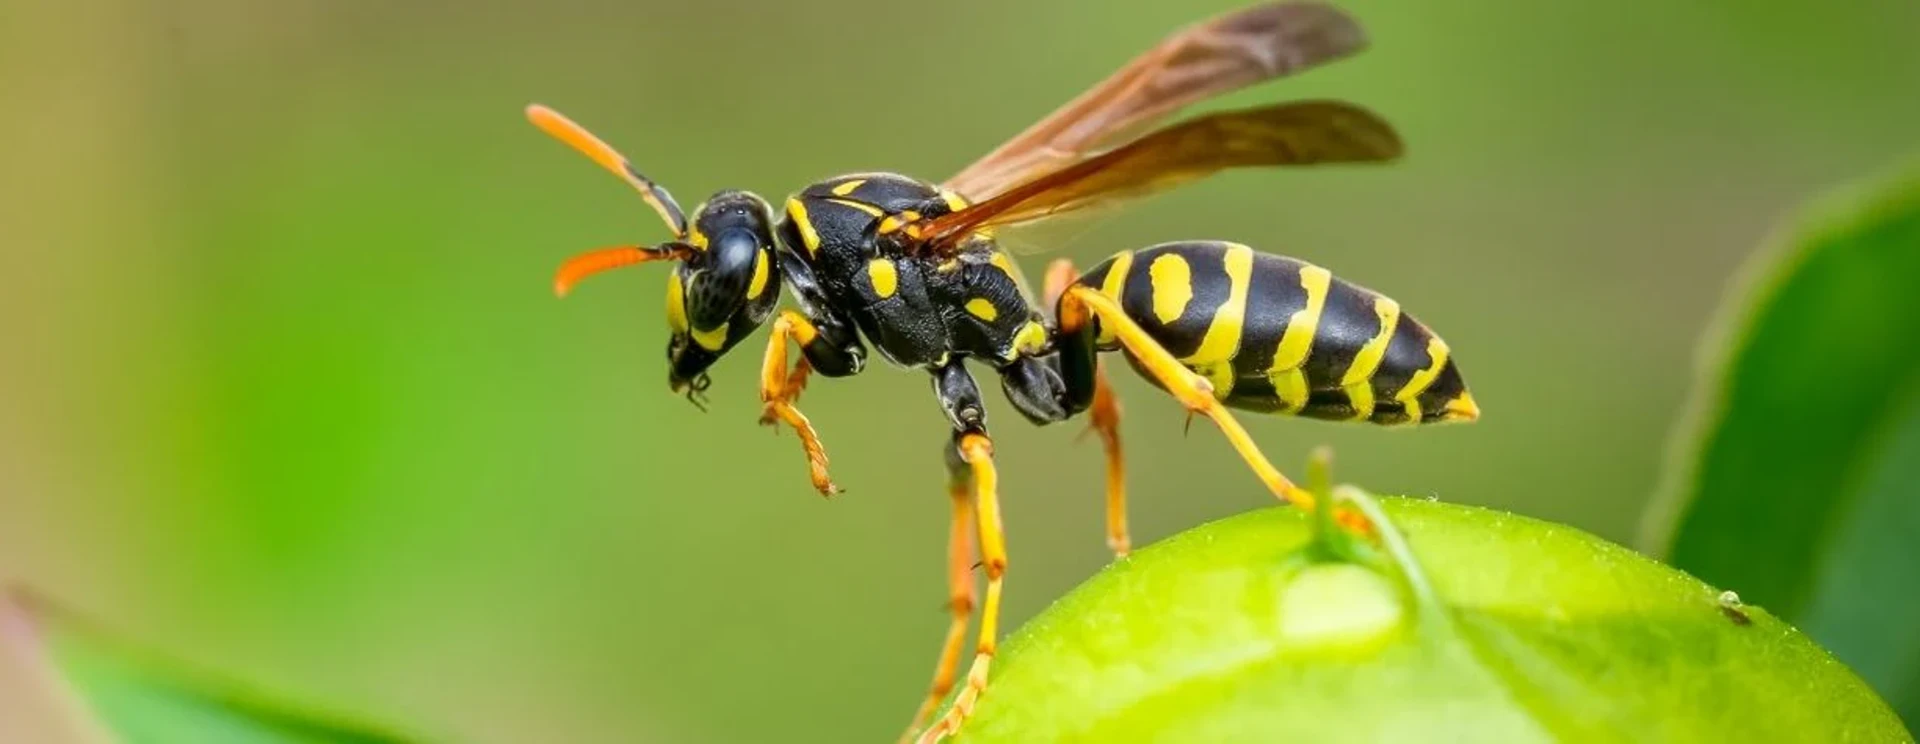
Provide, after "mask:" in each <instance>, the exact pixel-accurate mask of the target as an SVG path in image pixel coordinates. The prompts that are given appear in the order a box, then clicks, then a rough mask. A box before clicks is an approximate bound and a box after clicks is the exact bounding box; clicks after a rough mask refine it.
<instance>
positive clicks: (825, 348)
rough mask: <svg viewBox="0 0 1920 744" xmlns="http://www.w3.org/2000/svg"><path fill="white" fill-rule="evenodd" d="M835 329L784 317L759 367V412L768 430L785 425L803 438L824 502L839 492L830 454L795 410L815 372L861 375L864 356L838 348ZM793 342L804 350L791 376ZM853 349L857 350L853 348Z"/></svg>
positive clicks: (794, 314) (777, 323)
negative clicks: (789, 357) (789, 352)
mask: <svg viewBox="0 0 1920 744" xmlns="http://www.w3.org/2000/svg"><path fill="white" fill-rule="evenodd" d="M834 328H837V326H831V325H826V324H822V325H815V324H814V322H813V321H810V320H808V319H807V317H806V316H804V315H801V314H800V313H798V312H795V311H792V310H786V311H783V312H781V313H780V318H779V319H778V320H775V321H774V323H773V337H772V338H771V339H770V340H769V342H768V344H767V356H766V359H765V361H764V362H763V363H762V364H761V366H760V400H761V401H762V402H763V403H765V406H764V407H763V408H762V409H761V411H760V423H762V424H767V425H769V426H773V425H777V422H781V421H784V422H786V424H787V425H788V426H791V427H793V430H794V431H795V432H797V433H798V434H799V435H800V446H801V447H802V448H804V449H805V450H806V453H807V474H808V477H809V478H811V479H812V481H813V487H814V489H815V490H817V491H819V492H820V495H822V496H832V495H834V494H836V493H839V492H840V487H839V486H836V485H834V483H833V479H832V478H829V477H828V476H827V450H826V447H825V446H823V445H822V444H821V443H820V434H819V433H818V432H816V431H814V428H813V423H812V422H810V421H808V420H807V417H806V414H803V413H801V412H800V409H798V408H795V407H794V406H793V401H794V400H795V399H796V398H798V397H799V395H800V391H801V390H802V389H804V388H805V387H806V384H807V374H808V372H809V370H810V369H818V370H819V371H820V373H821V374H824V375H827V376H828V377H843V376H846V375H851V374H853V373H855V372H858V371H860V355H859V353H858V349H857V347H858V344H859V342H858V341H857V340H852V341H844V342H843V343H834V339H833V338H832V337H833V336H836V335H839V334H836V333H835V332H834V331H832V330H830V329H834ZM789 339H791V340H793V341H794V342H795V343H797V344H799V345H800V353H801V360H800V362H799V363H798V364H796V365H794V368H793V370H792V371H791V372H789V371H788V370H787V341H788V340H789ZM848 344H852V346H849V345H848Z"/></svg>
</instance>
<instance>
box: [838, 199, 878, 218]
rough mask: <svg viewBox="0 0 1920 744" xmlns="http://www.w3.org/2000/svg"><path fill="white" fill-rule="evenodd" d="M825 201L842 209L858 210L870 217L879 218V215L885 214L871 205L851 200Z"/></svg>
mask: <svg viewBox="0 0 1920 744" xmlns="http://www.w3.org/2000/svg"><path fill="white" fill-rule="evenodd" d="M827 201H830V202H833V203H835V204H838V205H840V206H843V207H853V208H854V209H858V210H860V211H862V212H866V213H867V215H868V216H872V217H879V216H880V215H883V214H886V213H885V212H882V211H880V208H879V207H876V206H874V205H872V204H868V203H866V202H861V201H854V200H852V199H828V200H827Z"/></svg>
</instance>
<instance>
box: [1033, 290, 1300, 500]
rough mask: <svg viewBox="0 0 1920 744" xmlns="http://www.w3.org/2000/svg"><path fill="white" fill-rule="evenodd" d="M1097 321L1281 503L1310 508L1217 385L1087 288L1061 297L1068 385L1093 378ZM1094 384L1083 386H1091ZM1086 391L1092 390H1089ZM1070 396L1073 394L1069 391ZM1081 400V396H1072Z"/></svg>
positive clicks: (1063, 363) (1064, 369)
mask: <svg viewBox="0 0 1920 744" xmlns="http://www.w3.org/2000/svg"><path fill="white" fill-rule="evenodd" d="M1093 320H1098V322H1099V323H1100V327H1101V328H1102V329H1104V332H1111V333H1112V334H1113V335H1114V337H1115V338H1116V339H1117V340H1118V341H1119V343H1120V345H1121V346H1123V347H1126V350H1127V352H1128V353H1130V354H1132V355H1133V357H1134V359H1135V360H1137V361H1139V363H1140V367H1141V369H1143V370H1145V371H1146V372H1148V373H1150V374H1152V375H1153V376H1154V378H1155V379H1156V380H1158V381H1159V383H1160V384H1161V386H1162V387H1164V388H1166V389H1167V392H1169V393H1172V394H1173V396H1174V398H1176V399H1178V400H1179V401H1180V403H1181V405H1184V406H1186V407H1187V410H1189V411H1192V412H1194V413H1197V414H1200V415H1202V416H1206V417H1207V419H1208V420H1211V421H1212V422H1213V423H1214V425H1215V426H1217V427H1219V428H1220V433H1222V434H1224V435H1226V437H1227V441H1228V442H1229V443H1231V444H1232V445H1233V448H1234V450H1235V451H1236V452H1238V453H1239V454H1240V459H1242V460H1245V461H1246V463H1247V466H1248V467H1251V468H1252V469H1253V472H1254V475H1256V476H1258V477H1259V478H1260V481H1261V482H1262V483H1264V484H1266V486H1267V489H1268V490H1270V491H1272V492H1273V495H1274V496H1276V497H1278V498H1279V499H1280V500H1281V501H1283V502H1289V503H1295V504H1299V505H1301V506H1303V507H1306V508H1312V506H1313V495H1312V494H1310V493H1308V492H1307V491H1306V489H1303V488H1301V487H1299V486H1296V485H1294V484H1293V481H1291V480H1288V479H1287V477H1286V476H1284V475H1281V474H1280V471H1279V470H1278V469H1275V468H1274V467H1273V463H1271V462H1268V461H1267V457H1266V455H1263V454H1261V453H1260V448H1259V446H1258V445H1255V444H1254V442H1253V438H1252V437H1250V436H1247V430H1246V429H1244V428H1242V427H1241V426H1240V421H1239V420H1238V419H1235V418H1234V417H1233V415H1232V414H1230V413H1228V412H1227V409H1226V407H1225V406H1222V405H1220V401H1219V400H1217V399H1215V398H1214V397H1213V385H1212V384H1211V383H1208V382H1207V380H1206V378H1204V377H1201V376H1200V375H1198V374H1196V373H1195V372H1194V371H1193V370H1190V369H1187V368H1186V367H1184V366H1181V364H1180V362H1179V361H1178V360H1176V359H1174V357H1173V354H1172V353H1171V352H1168V351H1167V350H1166V348H1165V347H1163V346H1161V345H1160V344H1159V342H1156V341H1154V340H1153V337H1152V336H1149V335H1147V332H1146V331H1145V330H1143V329H1141V328H1140V326H1139V325H1138V324H1136V323H1134V322H1133V320H1132V319H1130V318H1128V317H1127V314H1126V311H1124V310H1122V309H1121V308H1120V305H1119V304H1118V303H1115V302H1114V301H1113V300H1112V299H1109V298H1108V297H1107V296H1106V295H1102V294H1100V293H1099V292H1096V291H1094V290H1092V289H1089V288H1087V287H1080V286H1074V287H1068V288H1067V290H1066V291H1065V292H1064V293H1063V294H1061V296H1060V305H1059V323H1060V330H1059V333H1060V341H1061V346H1062V349H1061V358H1060V364H1061V370H1062V376H1063V377H1064V378H1065V379H1066V380H1067V383H1068V387H1069V390H1070V391H1071V390H1073V389H1074V385H1075V382H1076V380H1080V381H1086V380H1090V379H1091V378H1092V377H1093V365H1094V363H1095V362H1094V359H1093V356H1094V352H1095V351H1096V349H1095V346H1094V339H1093V335H1094V332H1093V325H1092V322H1091V321H1093ZM1090 387H1091V386H1090V385H1087V386H1085V388H1090ZM1083 389H1084V388H1083ZM1087 394H1088V395H1091V391H1090V390H1089V391H1088V393H1087ZM1070 397H1071V396H1070ZM1071 402H1073V403H1079V402H1080V401H1077V400H1076V401H1071Z"/></svg>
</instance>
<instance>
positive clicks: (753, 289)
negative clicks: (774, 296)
mask: <svg viewBox="0 0 1920 744" xmlns="http://www.w3.org/2000/svg"><path fill="white" fill-rule="evenodd" d="M765 291H767V252H766V251H764V250H762V251H756V252H755V253H754V256H753V281H752V282H749V283H748V284H747V299H749V300H757V299H760V293H762V292H765Z"/></svg>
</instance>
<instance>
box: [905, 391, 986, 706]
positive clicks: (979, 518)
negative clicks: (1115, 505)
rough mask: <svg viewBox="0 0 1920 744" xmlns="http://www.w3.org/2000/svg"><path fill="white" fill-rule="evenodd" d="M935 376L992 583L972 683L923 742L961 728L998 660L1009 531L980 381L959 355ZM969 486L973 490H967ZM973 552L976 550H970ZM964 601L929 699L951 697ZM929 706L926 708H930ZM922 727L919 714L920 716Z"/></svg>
mask: <svg viewBox="0 0 1920 744" xmlns="http://www.w3.org/2000/svg"><path fill="white" fill-rule="evenodd" d="M934 374H935V377H934V387H935V390H936V391H937V392H938V393H939V395H940V404H941V407H942V408H944V409H945V410H946V412H947V418H948V419H949V420H951V421H952V422H953V426H954V431H953V437H954V443H953V448H952V451H951V452H950V454H949V458H948V461H947V464H948V472H949V473H950V474H951V475H950V476H949V479H948V483H949V486H950V487H951V488H952V489H954V494H953V496H954V498H955V499H956V500H958V499H963V498H964V499H968V500H970V501H971V502H972V506H973V508H972V510H971V513H972V515H973V517H974V520H973V521H974V522H975V525H976V526H977V528H978V532H979V540H980V543H979V547H980V566H981V568H982V569H983V570H984V571H985V572H986V574H987V587H986V592H985V594H984V596H983V601H982V602H981V605H980V631H979V640H978V642H977V643H976V644H975V646H974V655H973V663H972V664H970V665H969V666H968V667H967V676H966V688H965V689H962V690H961V691H960V694H959V695H958V696H956V697H955V698H954V701H953V706H952V707H950V708H948V709H947V714H946V715H945V716H943V717H941V718H940V720H939V721H937V722H935V723H934V724H933V725H932V726H929V727H927V729H926V730H925V731H922V732H920V736H919V738H918V742H919V744H932V742H937V741H939V740H941V739H943V738H945V737H947V736H949V735H951V734H953V733H954V732H955V731H958V730H960V725H961V724H962V723H964V722H965V721H966V720H967V717H968V716H970V715H972V714H973V708H974V706H975V705H976V704H977V703H979V701H980V696H981V694H982V693H984V692H985V691H986V689H987V673H988V669H989V668H990V667H991V665H992V663H993V655H994V653H995V651H996V649H997V643H998V637H999V625H1000V594H1001V591H1002V588H1003V586H1004V577H1005V576H1006V572H1007V543H1006V532H1005V530H1004V528H1003V527H1002V525H1001V523H1000V491H999V471H998V470H997V469H996V468H995V467H994V464H993V440H992V439H989V438H988V437H987V425H986V409H985V407H983V406H982V405H981V402H980V387H979V385H977V384H975V383H974V381H973V376H972V375H969V374H968V373H967V370H966V367H965V366H963V363H962V362H961V361H960V360H958V359H955V360H953V361H952V362H949V363H948V364H947V365H946V366H945V367H942V368H941V369H939V370H937V371H936V372H935V373H934ZM963 490H966V491H970V493H962V491H963ZM954 509H955V512H954V514H955V519H956V520H958V519H959V518H960V514H961V512H960V510H961V507H960V506H959V505H958V504H957V503H956V506H955V507H954ZM961 527H962V526H961V525H960V524H958V522H957V521H956V524H955V540H956V544H958V540H959V534H960V532H961V531H962V530H961ZM960 556H962V553H961V552H960V551H959V550H958V549H955V550H953V551H952V552H951V555H950V560H949V566H948V569H949V571H951V572H955V573H953V575H952V576H951V578H952V580H953V582H954V596H955V597H956V599H957V598H959V597H961V596H962V595H961V592H962V591H963V590H962V589H961V586H962V585H963V584H964V585H965V589H964V591H965V592H966V594H965V597H966V598H967V599H968V602H967V603H966V604H967V605H971V599H972V581H973V577H972V566H971V565H968V566H966V569H967V571H966V575H965V576H960V575H959V574H958V569H959V568H960V566H957V565H953V561H952V560H951V559H952V558H954V557H960ZM964 557H966V558H971V557H972V556H971V554H970V553H967V554H965V556H964ZM961 606H962V605H961V603H959V602H957V601H956V602H955V603H954V617H955V620H954V623H953V625H952V626H951V627H950V628H949V630H948V641H947V644H948V645H947V647H946V648H945V649H943V652H942V654H941V664H940V667H939V669H938V670H937V671H936V672H935V676H934V685H933V689H932V690H930V691H929V701H928V702H931V703H934V704H935V705H937V704H938V703H937V701H938V700H939V699H940V698H942V697H945V695H946V688H948V687H951V686H952V685H953V683H954V678H953V673H954V671H955V670H956V669H957V667H955V666H952V665H949V664H948V663H947V661H948V658H949V656H951V657H954V658H955V659H956V660H957V657H958V655H959V651H960V649H959V647H958V646H957V644H956V641H958V640H959V639H960V637H961V636H962V635H963V634H964V632H965V628H966V615H965V614H963V613H961V612H960V610H959V608H960V607H961ZM927 709H928V708H923V710H927ZM914 723H915V725H916V727H917V726H918V724H919V720H917V719H916V720H915V722H914Z"/></svg>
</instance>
